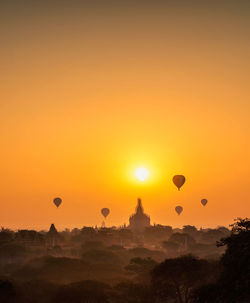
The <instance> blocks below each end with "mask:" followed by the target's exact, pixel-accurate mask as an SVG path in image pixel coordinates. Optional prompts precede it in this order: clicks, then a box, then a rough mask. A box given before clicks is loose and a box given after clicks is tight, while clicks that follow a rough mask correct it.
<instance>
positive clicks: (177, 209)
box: [175, 206, 183, 215]
mask: <svg viewBox="0 0 250 303" xmlns="http://www.w3.org/2000/svg"><path fill="white" fill-rule="evenodd" d="M175 211H176V212H177V214H178V215H180V214H181V213H182V211H183V207H182V206H176V208H175Z"/></svg>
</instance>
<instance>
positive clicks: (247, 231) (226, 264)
mask: <svg viewBox="0 0 250 303" xmlns="http://www.w3.org/2000/svg"><path fill="white" fill-rule="evenodd" d="M217 245H218V246H224V245H225V246H227V249H226V252H225V254H224V255H223V257H222V259H221V263H222V267H223V269H222V274H221V277H220V280H219V284H220V286H221V287H220V288H221V290H222V298H223V300H224V301H223V302H225V303H226V302H230V303H234V302H241V303H245V302H250V219H249V218H245V219H241V218H238V219H237V221H236V222H235V223H234V224H233V225H232V233H231V235H230V236H229V237H227V238H223V239H221V241H220V242H218V243H217Z"/></svg>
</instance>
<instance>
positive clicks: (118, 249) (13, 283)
mask: <svg viewBox="0 0 250 303" xmlns="http://www.w3.org/2000/svg"><path fill="white" fill-rule="evenodd" d="M157 228H158V227H157ZM158 229H159V230H160V234H161V236H162V238H163V237H164V235H165V234H167V233H170V231H169V229H164V230H162V229H161V228H158ZM84 232H85V233H87V234H88V235H89V233H91V234H92V230H87V229H86V230H84ZM195 233H197V230H195V229H194V228H193V227H190V226H186V227H185V233H182V234H176V235H175V236H173V237H170V239H171V240H169V241H167V242H165V244H166V247H167V249H170V248H171V247H172V246H173V247H174V244H173V243H177V244H176V245H178V243H180V245H182V243H184V244H185V243H186V244H187V243H190V245H191V246H195V245H196V244H195V242H194V241H192V240H191V236H193V235H194V234H195ZM26 235H27V233H26ZM151 235H152V230H151V231H150V233H149V236H150V237H151ZM185 235H188V236H185ZM31 236H33V234H31ZM210 236H211V237H214V233H211V234H210ZM12 237H13V234H12V233H11V232H9V231H4V233H3V235H2V243H0V246H1V245H2V246H1V247H3V249H2V255H1V254H0V259H1V264H0V271H1V276H0V302H1V303H2V302H3V303H249V302H250V220H249V219H238V220H237V222H236V223H235V224H234V225H233V226H232V232H231V234H230V235H229V236H226V237H224V238H222V239H221V240H220V241H219V242H218V243H217V245H218V247H224V248H225V253H224V254H223V255H222V257H221V258H220V259H217V260H214V259H213V258H212V259H203V258H198V257H195V256H194V255H193V254H186V255H180V256H177V257H172V258H165V260H162V261H160V259H161V257H162V252H160V251H151V250H150V249H146V248H142V247H139V248H134V249H125V248H124V247H122V246H118V245H113V246H109V247H107V246H105V245H104V244H102V242H98V241H92V242H91V241H86V242H85V244H83V245H82V246H81V248H80V249H81V253H80V255H79V256H78V257H75V258H72V255H71V256H70V257H66V256H58V255H57V256H55V255H53V254H54V253H55V250H56V252H57V254H61V250H60V249H59V248H57V247H56V248H55V249H54V250H53V253H52V254H51V255H43V256H39V254H38V256H37V258H29V257H28V256H27V249H26V248H25V247H22V246H20V244H18V245H17V244H14V243H11V242H10V241H9V239H11V238H12ZM178 241H179V242H178ZM171 249H172V248H171ZM7 251H10V252H11V254H9V255H8V254H7V253H6V252H7ZM24 258H25V259H24ZM24 260H25V261H24Z"/></svg>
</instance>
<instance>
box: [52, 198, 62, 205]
mask: <svg viewBox="0 0 250 303" xmlns="http://www.w3.org/2000/svg"><path fill="white" fill-rule="evenodd" d="M53 202H54V204H55V206H56V207H59V206H60V204H61V203H62V199H61V198H55V199H54V200H53Z"/></svg>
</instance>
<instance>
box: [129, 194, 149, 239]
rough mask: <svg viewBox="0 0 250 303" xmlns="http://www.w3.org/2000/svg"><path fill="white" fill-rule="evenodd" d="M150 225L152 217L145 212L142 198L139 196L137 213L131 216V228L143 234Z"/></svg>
mask: <svg viewBox="0 0 250 303" xmlns="http://www.w3.org/2000/svg"><path fill="white" fill-rule="evenodd" d="M148 226H150V217H149V216H148V215H146V214H145V213H144V210H143V207H142V203H141V199H140V198H138V200H137V206H136V209H135V214H133V215H132V216H130V218H129V228H130V229H131V230H132V231H133V232H134V233H137V234H141V233H143V232H144V229H145V228H146V227H148Z"/></svg>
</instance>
